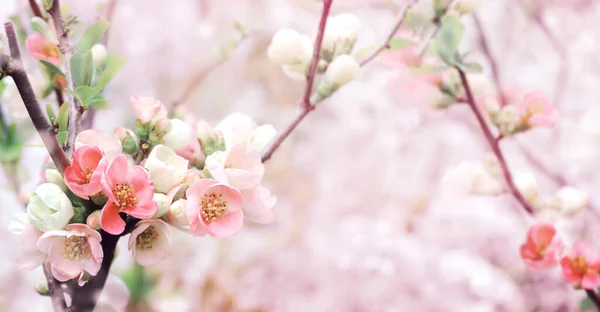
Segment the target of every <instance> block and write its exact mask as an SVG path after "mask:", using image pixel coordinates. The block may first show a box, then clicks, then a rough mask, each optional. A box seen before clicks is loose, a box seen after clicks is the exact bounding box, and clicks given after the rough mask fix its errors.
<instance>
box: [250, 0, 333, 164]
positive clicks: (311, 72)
mask: <svg viewBox="0 0 600 312" xmlns="http://www.w3.org/2000/svg"><path fill="white" fill-rule="evenodd" d="M332 3H333V0H323V12H322V13H321V20H320V22H319V30H318V32H317V37H316V38H315V44H314V49H313V55H312V60H311V62H310V66H309V69H308V74H307V75H306V87H305V89H304V96H303V97H302V101H301V102H300V103H299V104H298V106H299V107H300V111H299V112H298V115H297V116H296V118H294V120H292V122H291V123H290V124H289V125H288V126H287V127H286V129H285V130H284V131H283V132H281V133H280V134H279V135H278V136H277V137H276V138H275V139H274V140H273V142H272V143H271V144H270V145H269V147H268V148H267V149H266V150H265V152H264V153H263V154H262V157H261V158H262V161H263V162H265V161H267V160H269V158H271V156H272V155H273V152H275V150H277V148H278V147H279V146H280V145H281V143H283V141H285V139H286V138H287V137H288V136H289V135H290V133H292V131H294V129H296V127H297V126H298V124H300V122H301V121H302V119H304V117H306V115H308V113H310V111H312V110H313V109H314V106H313V105H312V103H311V101H310V94H311V93H312V89H313V84H314V80H315V75H316V73H317V65H318V64H319V58H320V55H321V45H322V43H323V35H324V34H325V26H326V25H327V17H328V16H329V11H330V9H331V4H332Z"/></svg>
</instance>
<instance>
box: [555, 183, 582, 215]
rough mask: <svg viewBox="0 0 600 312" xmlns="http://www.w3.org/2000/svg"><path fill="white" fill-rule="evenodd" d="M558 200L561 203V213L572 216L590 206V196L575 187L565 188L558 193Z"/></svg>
mask: <svg viewBox="0 0 600 312" xmlns="http://www.w3.org/2000/svg"><path fill="white" fill-rule="evenodd" d="M556 198H557V199H558V200H559V202H560V211H561V213H563V214H566V215H571V216H572V215H575V214H576V213H578V212H580V211H581V210H583V209H584V208H585V207H586V206H587V205H588V203H589V200H590V194H589V193H588V192H586V191H583V190H579V189H576V188H574V187H570V186H565V187H563V188H561V189H560V190H558V192H556Z"/></svg>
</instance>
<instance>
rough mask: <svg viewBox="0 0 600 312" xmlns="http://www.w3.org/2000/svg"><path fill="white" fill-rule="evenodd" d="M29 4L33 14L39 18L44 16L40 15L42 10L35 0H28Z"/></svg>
mask: <svg viewBox="0 0 600 312" xmlns="http://www.w3.org/2000/svg"><path fill="white" fill-rule="evenodd" d="M29 6H30V7H31V11H33V15H35V16H37V17H39V18H44V17H43V16H42V11H40V7H39V6H38V4H37V2H35V0H29Z"/></svg>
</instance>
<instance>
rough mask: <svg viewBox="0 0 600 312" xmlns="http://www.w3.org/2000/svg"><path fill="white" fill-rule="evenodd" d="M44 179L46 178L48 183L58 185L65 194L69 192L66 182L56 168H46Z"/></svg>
mask: <svg viewBox="0 0 600 312" xmlns="http://www.w3.org/2000/svg"><path fill="white" fill-rule="evenodd" d="M44 178H46V182H48V183H52V184H56V185H58V186H59V187H60V189H61V190H62V191H63V192H66V191H67V185H66V184H65V180H64V179H63V177H62V175H60V172H58V170H56V169H54V168H46V169H45V170H44Z"/></svg>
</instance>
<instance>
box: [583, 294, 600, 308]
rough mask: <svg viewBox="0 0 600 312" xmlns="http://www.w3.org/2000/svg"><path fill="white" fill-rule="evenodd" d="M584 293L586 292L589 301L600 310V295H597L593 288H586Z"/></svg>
mask: <svg viewBox="0 0 600 312" xmlns="http://www.w3.org/2000/svg"><path fill="white" fill-rule="evenodd" d="M585 293H586V294H587V296H588V298H590V301H591V302H592V303H594V305H595V306H596V308H597V309H598V310H599V311H600V297H598V294H597V293H596V292H595V291H593V290H587V289H586V290H585Z"/></svg>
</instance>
